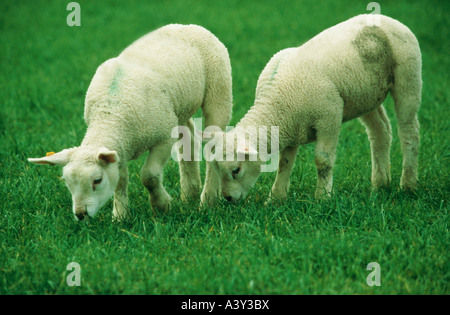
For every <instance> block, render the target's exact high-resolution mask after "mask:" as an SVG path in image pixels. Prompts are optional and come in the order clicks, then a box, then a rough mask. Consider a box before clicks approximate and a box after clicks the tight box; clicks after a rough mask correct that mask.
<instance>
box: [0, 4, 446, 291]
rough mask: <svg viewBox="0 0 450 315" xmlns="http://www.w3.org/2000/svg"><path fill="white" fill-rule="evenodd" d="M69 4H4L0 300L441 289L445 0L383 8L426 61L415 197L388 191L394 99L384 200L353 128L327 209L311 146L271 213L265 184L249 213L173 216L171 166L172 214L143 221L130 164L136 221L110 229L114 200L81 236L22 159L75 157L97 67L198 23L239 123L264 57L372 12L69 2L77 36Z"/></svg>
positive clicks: (396, 174)
mask: <svg viewBox="0 0 450 315" xmlns="http://www.w3.org/2000/svg"><path fill="white" fill-rule="evenodd" d="M68 2H69V1H56V0H52V1H50V0H46V1H24V0H22V1H14V2H13V1H8V2H6V1H2V2H1V4H0V12H1V15H0V47H2V49H1V51H2V54H1V58H0V87H1V88H0V105H1V106H0V144H1V145H0V200H1V206H0V242H1V244H0V294H91V293H92V294H335V293H336V294H449V293H450V290H449V281H450V278H449V273H450V272H449V271H450V266H449V252H448V250H449V232H448V222H449V218H448V208H449V207H448V199H449V187H450V179H449V175H450V174H449V159H450V143H449V136H450V125H449V118H448V117H449V114H450V113H449V110H448V108H449V103H450V102H449V95H450V92H449V89H448V85H449V80H448V69H449V68H450V67H449V66H450V64H449V59H448V51H449V41H448V33H449V20H450V19H449V16H448V11H449V5H448V3H443V2H440V1H425V0H423V1H409V0H405V1H395V2H389V3H386V4H384V3H381V12H382V13H383V14H386V15H389V16H392V17H394V18H397V19H399V20H400V21H402V22H403V23H405V24H406V25H408V26H409V27H410V29H411V30H412V31H413V32H414V33H415V34H416V36H417V37H418V39H419V42H420V44H421V48H422V53H423V81H424V91H423V102H422V107H421V110H420V112H419V119H420V122H421V151H420V168H419V172H420V173H419V179H420V183H421V188H420V190H419V192H418V193H417V195H408V194H405V193H403V192H401V191H400V190H399V185H398V183H399V180H400V174H401V153H400V147H399V142H398V137H396V130H397V126H396V119H395V115H394V111H393V102H392V100H391V98H390V97H389V98H388V100H387V101H386V102H385V105H386V108H387V111H388V114H389V116H390V119H391V122H392V126H393V131H394V140H393V148H392V151H391V162H392V179H393V183H392V187H391V188H390V189H389V190H382V191H380V192H377V193H371V185H370V171H371V166H370V165H371V164H370V151H369V143H368V140H367V136H366V135H365V130H364V128H363V127H362V126H361V125H360V124H359V123H358V122H357V121H352V122H349V123H347V124H345V125H344V126H343V129H342V133H341V137H340V145H339V148H338V159H337V162H336V168H335V176H334V196H333V197H332V199H331V200H329V201H325V202H318V201H315V200H314V199H313V197H312V196H313V193H314V184H315V179H316V171H315V167H314V162H313V148H314V146H313V145H308V146H305V147H303V148H302V149H301V150H300V152H299V154H298V159H297V162H296V165H295V169H294V172H293V175H292V178H291V179H292V185H291V191H290V194H289V199H288V200H287V201H286V202H285V203H283V204H281V205H272V206H268V207H266V206H264V205H263V202H264V200H265V198H266V196H267V194H268V192H269V190H270V187H271V185H272V182H273V179H274V176H275V174H264V175H263V176H262V177H261V178H260V180H259V181H258V183H257V185H256V186H255V188H254V190H253V191H252V193H251V194H250V196H249V198H248V200H247V201H246V202H245V203H241V204H238V205H228V204H222V205H219V206H217V207H213V208H208V209H201V210H199V209H198V208H197V205H196V204H195V203H192V204H183V203H181V202H179V201H178V200H179V195H180V186H179V175H178V166H177V164H176V163H175V162H173V161H170V162H169V163H168V165H167V167H166V169H165V186H166V187H167V190H168V191H169V193H170V194H171V195H172V196H173V197H174V203H173V211H172V212H171V213H169V214H167V215H161V216H153V215H152V213H151V211H149V204H148V200H147V194H146V192H145V189H144V188H143V187H142V185H141V184H140V180H139V178H138V174H139V169H140V166H141V165H142V163H143V159H142V157H141V158H140V159H139V160H138V161H133V162H131V163H130V164H129V174H130V204H131V211H132V214H133V216H132V219H130V220H129V221H127V222H124V223H121V224H115V223H113V222H111V209H112V202H109V203H108V204H107V205H106V206H105V208H104V209H102V211H101V212H100V214H99V216H98V217H97V218H95V219H94V220H90V222H89V223H88V224H85V223H82V224H80V223H77V222H75V221H74V219H73V215H72V213H71V197H70V193H69V192H68V190H67V189H66V188H65V186H64V183H63V182H62V180H61V179H60V178H59V177H60V176H61V170H60V169H59V168H56V167H43V166H36V165H31V164H29V163H27V161H26V158H27V157H37V156H41V155H42V154H44V153H45V152H48V151H55V152H56V151H58V150H61V149H64V148H67V147H72V146H76V145H79V143H80V141H81V140H82V138H83V136H84V132H85V128H86V127H85V124H84V122H83V101H84V95H85V92H86V90H87V88H88V85H89V82H90V79H91V78H92V76H93V75H94V73H95V70H96V68H97V67H98V66H99V65H100V63H102V62H103V61H105V60H106V59H108V58H111V57H114V56H116V55H118V54H119V53H120V51H121V50H122V49H123V48H124V47H126V46H127V45H129V44H130V43H131V42H132V41H133V40H135V39H137V38H138V37H139V36H141V35H143V34H145V33H147V32H149V31H151V30H153V29H155V28H157V27H160V26H162V25H165V24H169V23H175V22H176V23H193V24H200V25H202V26H204V27H206V28H208V29H210V30H211V31H212V32H213V33H214V34H215V35H216V36H217V37H218V38H220V39H221V40H222V41H223V43H224V44H225V45H226V46H227V47H228V49H229V53H230V57H231V61H232V67H233V94H234V112H233V118H232V122H231V125H234V124H235V123H236V122H237V121H239V119H240V118H241V117H242V116H243V115H244V114H245V112H246V111H247V110H248V108H249V107H250V106H251V104H252V102H253V99H254V91H255V86H256V80H257V78H258V75H259V73H260V72H261V71H262V69H263V67H264V65H265V64H266V63H267V61H268V60H269V59H270V57H271V56H272V55H273V54H274V53H275V52H277V51H278V50H280V49H283V48H286V47H292V46H298V45H299V44H301V43H303V42H305V41H307V40H308V39H309V38H311V37H312V36H314V35H315V34H317V33H319V32H320V31H322V30H323V29H325V28H327V27H330V26H332V25H334V24H336V23H338V22H340V21H343V20H345V19H347V18H349V17H351V16H354V15H357V14H360V13H365V12H366V11H365V7H366V5H367V3H368V2H369V1H367V3H365V2H361V1H317V0H312V1H260V0H259V1H256V0H255V1H251V0H246V1H238V0H229V1H206V0H204V1H193V0H190V1H189V0H188V1H186V0H179V1H178V0H177V1H156V0H155V1H78V2H79V3H80V5H81V10H82V13H81V14H82V19H81V23H82V26H81V27H68V26H67V25H66V17H67V14H68V13H69V12H68V11H66V5H67V3H68ZM203 172H204V164H203V165H202V173H203ZM70 262H78V263H79V264H80V266H81V284H82V285H81V287H69V286H68V285H67V284H66V277H67V275H68V274H69V271H67V270H66V266H67V264H68V263H70ZM370 262H378V263H379V264H380V266H381V287H369V286H368V285H367V284H366V277H367V276H368V274H369V273H370V271H367V270H366V266H367V264H368V263H370Z"/></svg>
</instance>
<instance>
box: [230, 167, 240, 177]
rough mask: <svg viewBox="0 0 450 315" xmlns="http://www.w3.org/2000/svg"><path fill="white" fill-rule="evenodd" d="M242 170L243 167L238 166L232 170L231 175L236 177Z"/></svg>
mask: <svg viewBox="0 0 450 315" xmlns="http://www.w3.org/2000/svg"><path fill="white" fill-rule="evenodd" d="M240 171H241V168H240V167H237V168H235V169H234V170H232V171H231V175H233V177H235V176H236V175H237V174H239V172H240Z"/></svg>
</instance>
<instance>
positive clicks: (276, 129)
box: [236, 106, 288, 153]
mask: <svg viewBox="0 0 450 315" xmlns="http://www.w3.org/2000/svg"><path fill="white" fill-rule="evenodd" d="M280 122H281V120H280V119H278V118H277V115H276V113H266V112H264V114H263V112H262V111H260V110H259V109H257V108H256V107H255V106H253V107H252V108H250V110H249V111H248V112H247V114H246V115H245V116H244V117H243V118H242V119H241V121H240V122H239V123H238V124H237V125H236V130H238V129H239V128H242V130H244V132H245V133H247V134H249V135H251V136H253V139H255V138H257V139H258V141H257V142H258V143H257V144H256V146H257V147H258V152H260V144H261V140H262V141H264V140H266V141H267V150H268V151H267V152H268V153H275V152H272V148H274V149H275V148H276V147H277V144H278V150H279V151H281V150H283V149H284V148H286V147H287V146H288V143H287V141H286V140H287V139H286V137H285V136H284V132H285V130H284V128H283V126H282V125H281V124H280ZM255 132H256V135H255ZM273 141H277V142H278V143H273ZM254 145H255V144H254Z"/></svg>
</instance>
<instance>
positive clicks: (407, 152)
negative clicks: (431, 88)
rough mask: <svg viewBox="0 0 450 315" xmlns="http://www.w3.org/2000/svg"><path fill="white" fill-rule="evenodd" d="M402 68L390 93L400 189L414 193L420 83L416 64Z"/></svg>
mask: <svg viewBox="0 0 450 315" xmlns="http://www.w3.org/2000/svg"><path fill="white" fill-rule="evenodd" d="M404 68H405V69H403V68H402V67H399V69H398V70H397V73H396V83H395V86H394V88H393V89H392V96H393V98H394V101H395V112H396V115H397V121H398V135H399V138H400V144H401V148H402V153H403V170H402V178H401V181H400V186H401V188H403V189H405V190H416V189H417V180H418V179H417V178H418V177H417V169H418V155H419V146H420V136H419V129H420V125H419V120H418V119H417V112H418V110H419V106H420V100H421V90H422V79H421V75H420V64H417V65H415V67H414V66H411V65H409V67H404Z"/></svg>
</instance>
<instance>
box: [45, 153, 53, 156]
mask: <svg viewBox="0 0 450 315" xmlns="http://www.w3.org/2000/svg"><path fill="white" fill-rule="evenodd" d="M53 154H55V152H47V153H46V154H45V156H50V155H53Z"/></svg>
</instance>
